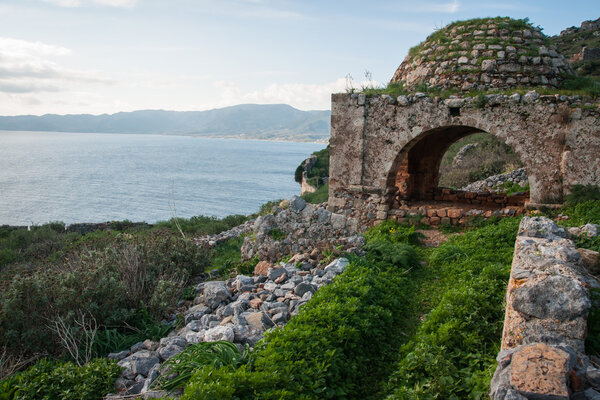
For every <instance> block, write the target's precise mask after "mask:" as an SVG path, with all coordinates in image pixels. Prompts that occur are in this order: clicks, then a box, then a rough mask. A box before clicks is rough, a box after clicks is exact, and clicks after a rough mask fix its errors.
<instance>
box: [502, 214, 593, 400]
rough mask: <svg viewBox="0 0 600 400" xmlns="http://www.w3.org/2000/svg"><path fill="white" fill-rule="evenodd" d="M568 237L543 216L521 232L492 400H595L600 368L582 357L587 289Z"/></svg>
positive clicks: (589, 283)
mask: <svg viewBox="0 0 600 400" xmlns="http://www.w3.org/2000/svg"><path fill="white" fill-rule="evenodd" d="M598 287H600V284H599V283H598V281H597V280H596V278H594V277H593V276H592V275H590V273H589V272H588V271H587V269H586V267H585V266H584V263H583V261H582V257H581V254H580V253H579V252H578V251H577V249H576V247H575V244H574V242H573V241H572V240H570V239H568V236H567V232H565V230H564V229H562V228H560V227H558V226H557V225H556V224H555V223H554V222H553V221H552V220H550V219H548V218H545V217H525V218H523V220H522V221H521V225H520V226H519V232H518V235H517V240H516V244H515V252H514V258H513V263H512V268H511V274H510V281H509V284H508V288H507V293H506V314H505V320H504V331H503V335H502V346H501V350H500V352H499V354H498V356H497V362H498V366H497V369H496V372H495V374H494V377H493V379H492V382H491V388H490V398H491V399H492V400H527V399H536V400H550V399H552V400H563V399H565V400H566V399H599V398H600V394H599V392H600V370H599V369H597V368H596V367H597V366H595V365H594V364H593V363H592V362H591V361H590V358H589V357H588V356H586V354H585V348H584V342H585V337H586V335H587V316H588V311H589V309H590V307H591V300H590V293H589V289H590V288H598Z"/></svg>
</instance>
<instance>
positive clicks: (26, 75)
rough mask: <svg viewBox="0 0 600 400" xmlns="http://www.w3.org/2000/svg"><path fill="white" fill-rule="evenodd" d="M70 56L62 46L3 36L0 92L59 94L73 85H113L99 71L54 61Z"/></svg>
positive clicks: (0, 58) (0, 62)
mask: <svg viewBox="0 0 600 400" xmlns="http://www.w3.org/2000/svg"><path fill="white" fill-rule="evenodd" d="M70 53H71V51H70V50H69V49H67V48H64V47H61V46H54V45H50V44H46V43H42V42H28V41H25V40H19V39H13V38H3V37H0V92H5V93H34V92H57V91H63V90H68V88H69V87H71V86H72V85H73V84H82V83H86V84H89V83H105V84H106V83H110V80H108V79H106V78H103V77H102V74H101V73H98V72H97V71H78V70H73V69H69V68H65V67H63V66H61V65H59V64H58V63H56V62H55V61H53V60H52V58H55V57H60V56H65V55H68V54H70Z"/></svg>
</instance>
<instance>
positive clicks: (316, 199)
mask: <svg viewBox="0 0 600 400" xmlns="http://www.w3.org/2000/svg"><path fill="white" fill-rule="evenodd" d="M300 197H302V198H303V199H304V200H306V201H307V202H308V203H312V204H320V203H324V202H326V201H327V199H328V198H329V185H322V186H319V188H318V189H317V190H316V191H315V192H312V193H311V192H306V193H304V194H303V195H302V196H300Z"/></svg>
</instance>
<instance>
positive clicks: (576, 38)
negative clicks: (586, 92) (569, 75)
mask: <svg viewBox="0 0 600 400" xmlns="http://www.w3.org/2000/svg"><path fill="white" fill-rule="evenodd" d="M594 33H596V32H595V31H593V30H587V31H583V30H582V31H579V32H573V33H570V34H567V35H563V36H554V37H552V38H550V40H551V42H552V44H553V45H555V46H556V48H557V49H558V51H559V52H560V53H561V54H562V55H564V56H565V58H571V57H573V56H574V55H575V54H578V53H579V52H580V51H581V50H582V49H583V48H584V47H587V48H589V49H593V48H600V36H598V35H595V34H594ZM572 66H573V69H574V70H575V72H576V73H577V74H578V75H579V76H584V77H585V76H589V77H594V78H600V60H591V61H576V62H574V63H573V64H572Z"/></svg>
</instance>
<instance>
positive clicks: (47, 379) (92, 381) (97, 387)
mask: <svg viewBox="0 0 600 400" xmlns="http://www.w3.org/2000/svg"><path fill="white" fill-rule="evenodd" d="M120 374H121V368H120V367H119V366H117V363H116V361H109V360H106V359H96V360H93V361H91V362H89V363H88V364H86V365H84V366H83V367H79V366H77V365H75V364H73V363H59V362H54V361H50V360H48V359H42V360H39V361H38V362H37V363H36V364H35V365H33V366H32V367H30V368H28V369H27V370H25V371H24V372H21V373H19V374H17V375H14V376H13V377H11V378H8V380H7V381H3V382H2V384H0V398H2V399H14V400H21V399H23V400H25V399H26V400H35V399H40V400H41V399H43V400H55V399H56V400H59V399H60V400H70V399H73V400H97V399H101V398H103V397H104V396H105V395H106V394H108V393H110V392H112V391H114V382H115V380H116V378H117V377H118V376H119V375H120ZM5 382H9V385H5ZM6 386H8V387H6ZM11 386H12V387H11Z"/></svg>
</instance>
